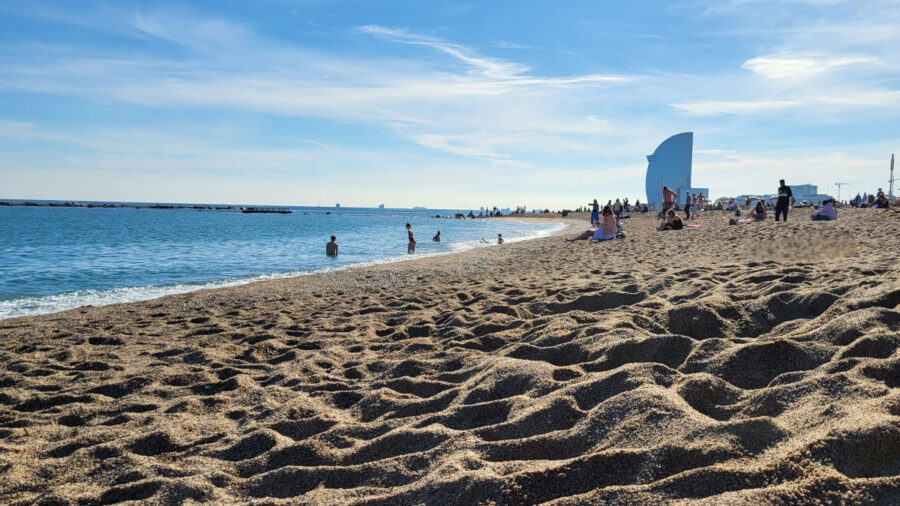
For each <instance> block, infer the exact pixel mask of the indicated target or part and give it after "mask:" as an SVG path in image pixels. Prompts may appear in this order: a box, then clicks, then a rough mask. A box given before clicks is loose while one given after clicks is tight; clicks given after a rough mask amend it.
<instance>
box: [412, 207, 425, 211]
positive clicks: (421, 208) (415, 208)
mask: <svg viewBox="0 0 900 506" xmlns="http://www.w3.org/2000/svg"><path fill="white" fill-rule="evenodd" d="M427 209H428V208H427V207H422V206H413V211H425V210H427Z"/></svg>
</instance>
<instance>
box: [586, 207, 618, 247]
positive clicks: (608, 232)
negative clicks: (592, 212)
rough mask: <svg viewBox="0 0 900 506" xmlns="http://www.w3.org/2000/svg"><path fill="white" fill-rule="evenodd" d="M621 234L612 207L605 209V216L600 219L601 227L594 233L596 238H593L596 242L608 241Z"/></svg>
mask: <svg viewBox="0 0 900 506" xmlns="http://www.w3.org/2000/svg"><path fill="white" fill-rule="evenodd" d="M618 232H619V226H618V223H617V222H616V215H615V214H613V211H612V207H611V206H608V205H607V206H604V207H603V215H602V216H601V217H600V222H599V226H598V227H597V230H596V231H594V236H593V237H592V239H593V240H595V241H608V240H610V239H615V238H616V234H617V233H618Z"/></svg>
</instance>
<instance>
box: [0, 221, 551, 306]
mask: <svg viewBox="0 0 900 506" xmlns="http://www.w3.org/2000/svg"><path fill="white" fill-rule="evenodd" d="M511 219H513V220H514V219H515V218H511ZM554 221H555V223H557V224H559V225H562V227H560V228H559V229H556V230H541V231H538V232H535V233H534V234H532V235H529V236H525V237H514V238H510V239H508V240H507V243H509V244H515V243H518V242H522V241H531V240H535V239H540V238H543V237H549V236H553V235H557V234H560V233H562V232H563V231H564V230H565V229H566V227H565V219H562V218H558V219H557V220H554ZM450 244H459V245H462V246H461V247H464V248H465V249H460V250H452V251H437V252H427V253H418V254H415V255H403V254H400V255H395V256H392V257H384V258H377V259H374V260H370V261H366V262H358V263H355V264H347V265H342V266H339V267H325V268H322V269H316V270H310V271H290V272H280V273H278V272H276V273H268V274H259V275H256V276H251V277H248V278H240V279H224V280H215V281H208V282H204V283H199V284H192V283H186V284H182V283H178V284H174V285H163V286H135V287H120V288H112V289H104V290H97V289H86V290H78V291H76V292H64V293H59V294H52V295H46V296H42V297H24V298H19V299H11V300H9V301H0V306H2V305H4V304H11V303H16V302H18V303H20V304H21V303H23V301H27V302H29V303H31V304H37V305H41V304H43V303H48V304H49V305H53V304H54V302H53V301H55V300H58V299H60V298H67V297H69V296H71V295H72V294H84V295H86V296H87V297H89V298H88V299H86V300H88V301H95V300H97V299H101V300H102V299H105V298H108V297H109V296H112V298H113V300H112V301H110V302H107V303H103V304H81V305H78V306H73V307H68V308H65V309H58V310H51V311H43V310H38V311H39V312H34V313H30V314H23V315H16V316H4V315H3V313H2V312H0V321H4V320H9V319H14V318H22V317H27V316H41V315H48V314H55V313H59V312H63V311H70V310H73V309H78V308H79V307H85V306H91V307H103V306H108V305H112V304H127V303H132V302H146V301H152V300H154V299H157V298H160V297H165V296H168V295H178V294H186V293H191V292H196V291H200V290H217V289H220V288H230V287H236V286H244V285H248V284H252V283H263V282H267V281H273V280H279V279H293V278H299V277H304V276H310V275H327V274H329V273H332V272H340V271H344V270H348V269H365V268H368V267H373V266H377V265H390V264H395V263H401V262H409V261H415V260H421V259H426V258H433V257H440V256H446V255H456V254H460V253H464V252H466V251H470V250H472V249H481V248H489V247H492V246H498V245H497V244H495V243H493V242H489V243H488V244H483V245H482V244H481V243H479V244H474V243H473V244H471V245H469V244H467V243H462V242H461V243H450ZM466 246H468V247H466ZM115 294H126V295H124V296H120V297H116V296H115ZM128 294H132V295H130V296H129V295H128ZM145 295H146V296H145Z"/></svg>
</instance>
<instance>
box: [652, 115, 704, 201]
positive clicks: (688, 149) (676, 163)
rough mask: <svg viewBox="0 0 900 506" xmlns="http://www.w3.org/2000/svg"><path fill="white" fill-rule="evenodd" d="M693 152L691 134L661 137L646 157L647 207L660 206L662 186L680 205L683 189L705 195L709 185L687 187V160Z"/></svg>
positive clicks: (689, 182)
mask: <svg viewBox="0 0 900 506" xmlns="http://www.w3.org/2000/svg"><path fill="white" fill-rule="evenodd" d="M693 151H694V133H693V132H683V133H680V134H676V135H673V136H672V137H669V138H668V139H666V140H664V141H663V142H662V144H660V145H659V146H658V147H657V148H656V151H654V152H653V154H652V155H648V156H647V162H648V165H647V181H646V189H647V201H646V202H647V203H648V204H649V205H650V208H651V209H659V207H660V206H661V205H662V187H663V186H668V187H669V189H671V190H672V191H674V192H675V193H677V194H678V198H677V200H676V202H677V203H678V204H679V205H683V204H684V194H685V193H686V192H690V193H697V194H703V195H704V196H705V197H709V188H694V187H693V186H691V163H692V158H693Z"/></svg>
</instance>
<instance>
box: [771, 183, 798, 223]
mask: <svg viewBox="0 0 900 506" xmlns="http://www.w3.org/2000/svg"><path fill="white" fill-rule="evenodd" d="M779 183H780V186H779V187H778V202H777V203H776V204H775V221H778V217H779V215H783V216H784V221H787V213H788V208H789V207H790V206H791V201H792V200H794V194H793V192H791V187H790V186H788V185H786V184H784V179H782V180H780V181H779Z"/></svg>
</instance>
